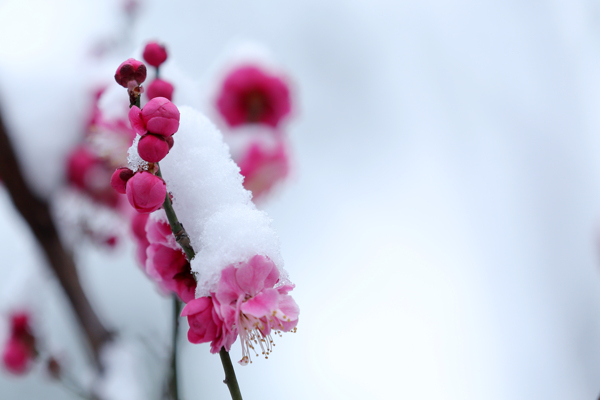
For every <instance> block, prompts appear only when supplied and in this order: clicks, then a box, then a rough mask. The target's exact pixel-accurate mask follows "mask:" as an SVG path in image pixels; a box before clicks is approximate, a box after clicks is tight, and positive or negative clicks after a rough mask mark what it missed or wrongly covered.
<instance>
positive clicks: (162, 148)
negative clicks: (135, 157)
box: [111, 134, 169, 187]
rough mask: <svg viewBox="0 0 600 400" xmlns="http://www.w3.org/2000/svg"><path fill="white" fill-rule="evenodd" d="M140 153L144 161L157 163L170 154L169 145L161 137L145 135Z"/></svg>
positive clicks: (140, 142) (139, 148)
mask: <svg viewBox="0 0 600 400" xmlns="http://www.w3.org/2000/svg"><path fill="white" fill-rule="evenodd" d="M138 153H139V155H140V157H141V158H142V160H144V161H148V162H153V163H156V162H159V161H161V160H162V159H163V158H165V156H166V155H167V154H169V145H168V144H167V142H166V141H165V140H164V139H163V138H162V137H161V136H157V135H152V134H145V135H144V136H142V138H141V139H140V141H139V143H138ZM111 183H112V182H111ZM113 187H114V186H113Z"/></svg>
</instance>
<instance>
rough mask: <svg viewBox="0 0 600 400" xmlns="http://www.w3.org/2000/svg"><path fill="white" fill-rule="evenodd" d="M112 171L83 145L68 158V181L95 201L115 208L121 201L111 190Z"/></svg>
mask: <svg viewBox="0 0 600 400" xmlns="http://www.w3.org/2000/svg"><path fill="white" fill-rule="evenodd" d="M110 174H111V173H110V169H109V168H108V166H107V165H106V163H104V161H103V160H102V159H101V158H100V157H98V156H97V155H96V154H95V153H94V152H93V151H92V150H91V149H90V148H89V147H87V146H85V145H81V146H78V147H76V148H75V149H73V150H72V151H71V153H70V154H69V156H68V158H67V180H68V181H69V183H70V184H71V185H73V186H74V187H75V188H77V189H78V190H80V191H82V192H84V193H86V194H87V195H89V196H90V197H91V198H92V199H94V200H95V201H98V202H100V203H104V204H106V205H107V206H109V207H115V206H116V205H117V203H118V201H119V199H118V196H117V194H116V193H115V192H114V191H113V190H112V189H111V188H110V184H109V182H110V176H111V175H110Z"/></svg>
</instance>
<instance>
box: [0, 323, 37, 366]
mask: <svg viewBox="0 0 600 400" xmlns="http://www.w3.org/2000/svg"><path fill="white" fill-rule="evenodd" d="M29 319H30V318H29V314H28V313H25V312H16V313H13V314H12V315H11V317H10V320H11V332H10V336H9V338H8V341H7V342H6V344H5V345H4V350H3V352H2V363H3V364H4V367H5V368H6V369H7V370H8V371H9V372H11V373H13V374H15V375H22V374H24V373H25V372H27V371H28V370H29V368H30V367H31V364H32V362H33V360H34V359H35V358H36V357H37V351H36V349H35V336H34V335H33V333H32V331H31V327H30V326H29Z"/></svg>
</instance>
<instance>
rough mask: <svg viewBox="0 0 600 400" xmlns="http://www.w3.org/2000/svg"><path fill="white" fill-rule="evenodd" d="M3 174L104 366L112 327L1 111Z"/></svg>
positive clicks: (0, 174) (0, 164)
mask: <svg viewBox="0 0 600 400" xmlns="http://www.w3.org/2000/svg"><path fill="white" fill-rule="evenodd" d="M0 177H1V178H2V180H3V182H4V186H5V187H6V189H7V191H8V193H9V195H10V197H11V199H12V202H13V204H14V205H15V207H16V208H17V210H18V211H19V213H20V214H21V215H22V216H23V218H24V219H25V221H26V222H27V224H28V225H29V227H30V228H31V230H32V232H33V234H34V236H35V238H36V239H37V241H38V243H39V244H40V246H41V247H42V249H43V251H44V254H45V255H46V259H47V260H48V263H49V265H50V268H51V269H52V270H53V271H54V273H55V274H56V277H57V278H58V281H59V282H60V284H61V286H62V288H63V289H64V291H65V294H66V295H67V298H68V300H69V302H70V303H71V306H72V307H73V311H75V315H76V317H77V319H78V321H79V323H80V325H81V327H82V328H83V330H84V332H85V335H86V337H87V339H88V342H89V344H90V346H91V349H92V354H93V356H94V361H95V364H96V366H97V367H98V368H99V369H101V365H100V349H101V348H102V346H103V345H104V344H105V343H107V342H108V341H110V339H111V336H112V334H111V332H110V331H108V330H107V329H106V328H105V327H104V325H103V324H102V322H100V319H99V318H98V315H97V314H96V312H95V311H94V309H93V308H92V305H91V304H90V302H89V300H88V298H87V296H86V295H85V292H84V290H83V288H82V286H81V283H80V281H79V275H78V273H77V268H76V266H75V262H74V261H73V257H72V255H71V254H70V253H69V252H67V251H66V249H65V248H64V246H63V245H62V243H61V241H60V238H59V236H58V232H57V229H56V225H55V224H54V220H53V219H52V215H51V214H50V209H49V207H48V204H47V203H46V201H44V200H43V199H41V198H39V197H37V196H36V195H35V194H34V193H33V192H32V191H31V188H30V187H29V186H28V184H27V182H25V178H24V177H23V174H22V171H21V168H20V166H19V163H18V161H17V157H16V155H15V152H14V148H13V146H12V144H11V142H10V139H9V137H8V133H7V132H6V127H5V125H4V122H3V120H2V115H1V114H0Z"/></svg>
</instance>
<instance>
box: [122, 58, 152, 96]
mask: <svg viewBox="0 0 600 400" xmlns="http://www.w3.org/2000/svg"><path fill="white" fill-rule="evenodd" d="M115 80H116V81H117V83H118V84H119V85H121V86H123V87H124V88H128V89H133V88H134V87H135V86H138V85H141V84H142V83H143V82H144V81H145V80H146V66H145V65H144V63H142V62H141V61H138V60H136V59H133V58H129V59H127V60H125V61H123V63H121V65H119V68H117V72H116V73H115Z"/></svg>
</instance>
